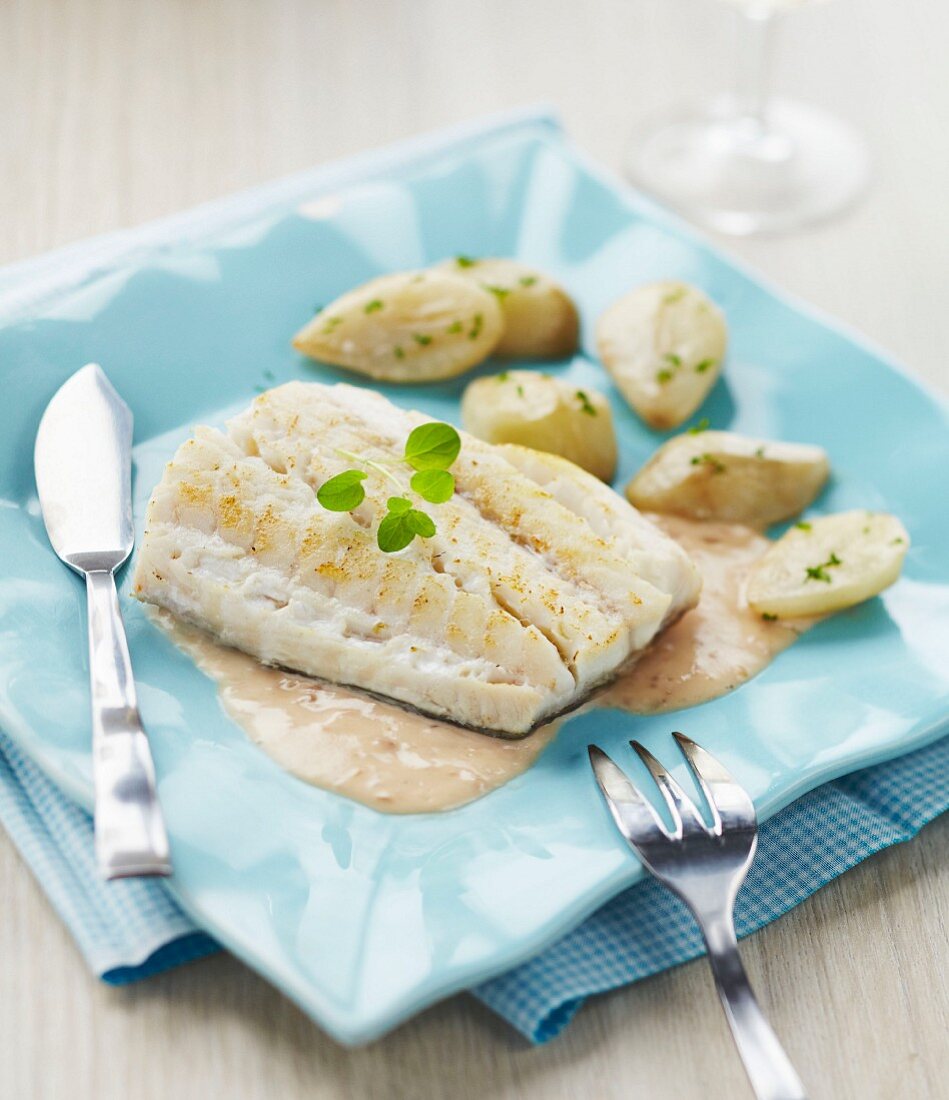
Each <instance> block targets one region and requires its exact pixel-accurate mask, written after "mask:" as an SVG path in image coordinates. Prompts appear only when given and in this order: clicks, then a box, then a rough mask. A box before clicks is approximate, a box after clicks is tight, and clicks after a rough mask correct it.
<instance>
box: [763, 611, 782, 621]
mask: <svg viewBox="0 0 949 1100" xmlns="http://www.w3.org/2000/svg"><path fill="white" fill-rule="evenodd" d="M761 617H762V619H764V621H765V622H766V623H774V622H777V619H778V617H777V615H772V614H771V612H770V611H764V612H762V615H761Z"/></svg>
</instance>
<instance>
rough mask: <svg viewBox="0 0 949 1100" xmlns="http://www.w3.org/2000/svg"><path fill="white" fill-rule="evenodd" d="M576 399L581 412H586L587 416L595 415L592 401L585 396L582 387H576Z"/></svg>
mask: <svg viewBox="0 0 949 1100" xmlns="http://www.w3.org/2000/svg"><path fill="white" fill-rule="evenodd" d="M575 396H576V399H577V400H578V401H580V409H581V411H582V412H586V415H587V416H596V409H595V408H594V407H593V401H591V399H589V397H587V395H586V393H585V392H584V390H583V389H577V392H576V395H575Z"/></svg>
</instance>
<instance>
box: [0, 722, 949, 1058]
mask: <svg viewBox="0 0 949 1100" xmlns="http://www.w3.org/2000/svg"><path fill="white" fill-rule="evenodd" d="M946 809H949V737H947V738H944V739H943V740H941V741H939V742H937V743H936V744H934V745H932V746H930V747H928V748H926V749H921V750H920V751H918V752H914V753H911V754H909V755H907V756H903V757H901V758H899V759H898V760H894V761H891V762H889V763H887V764H881V765H878V766H877V767H875V768H868V769H866V770H864V771H859V772H855V773H854V774H852V775H849V776H846V777H845V778H843V779H839V780H837V781H836V782H834V783H828V784H826V785H825V786H823V787H819V788H818V789H817V790H815V791H812V792H811V793H810V794H808V795H805V796H804V797H803V798H801V799H799V800H798V801H797V802H795V803H793V804H792V805H790V806H788V807H787V808H786V809H784V810H783V811H782V812H781V813H779V814H777V815H776V816H775V817H773V818H771V819H770V820H769V821H766V822H765V823H764V825H763V826H762V827H761V835H760V843H759V848H758V855H757V858H756V860H755V863H754V866H753V867H752V869H751V873H750V874H749V876H748V881H747V882H746V884H745V886H744V888H743V889H742V892H741V894H740V896H739V899H738V908H737V914H736V916H737V923H738V931H739V935H742V936H746V935H748V934H749V933H750V932H754V931H755V930H756V929H758V928H761V927H762V926H763V925H765V924H768V923H770V922H771V921H773V920H774V919H775V918H776V917H779V916H781V914H782V913H786V912H787V911H788V910H789V909H791V908H793V907H794V906H795V905H798V904H799V903H800V902H801V901H803V900H804V898H806V897H808V896H809V895H810V894H813V893H814V891H815V890H818V889H820V887H821V886H823V885H824V884H825V883H827V882H829V881H830V880H831V879H833V878H836V877H837V876H838V875H840V874H842V873H843V872H844V871H846V870H848V869H849V868H850V867H853V866H854V865H855V864H857V863H859V862H860V861H861V860H864V859H866V858H867V856H870V855H872V854H873V853H874V852H878V851H879V850H880V849H881V848H886V847H889V846H890V845H891V844H898V843H899V842H900V841H904V840H909V839H910V837H912V836H915V834H916V833H917V832H918V831H919V830H920V829H921V828H922V826H923V825H925V824H926V823H927V822H929V821H932V820H933V818H935V817H937V816H938V815H939V814H940V813H942V812H943V811H945V810H946ZM0 822H2V824H3V825H4V827H5V828H6V830H7V832H8V833H9V834H10V836H11V838H12V839H13V842H14V844H15V845H16V846H17V848H18V849H19V850H20V853H21V854H22V856H23V858H24V860H25V861H26V863H27V864H28V865H29V866H30V868H31V870H32V871H33V873H34V875H35V876H36V878H37V880H38V881H39V883H40V885H41V886H42V888H43V889H44V890H45V891H46V894H47V895H48V897H49V899H50V901H51V903H52V904H53V907H54V908H55V909H56V911H57V912H58V913H59V915H60V917H61V918H62V919H63V921H64V922H65V924H66V925H67V927H68V928H69V930H70V932H71V933H72V934H73V936H74V937H75V939H76V943H77V944H78V946H79V949H80V951H81V952H82V954H83V956H84V957H85V959H86V961H87V962H88V964H89V967H90V969H91V970H93V971H94V972H95V973H96V974H97V975H98V976H99V977H100V978H102V979H103V980H104V981H106V982H109V983H111V984H116V985H118V984H124V983H127V982H132V981H137V980H138V979H140V978H145V977H148V976H149V975H151V974H155V973H158V972H159V971H161V970H166V969H168V968H169V967H172V966H176V965H177V964H179V963H182V962H187V961H189V960H190V959H195V958H199V957H200V956H202V955H207V954H209V953H210V952H212V951H216V950H217V949H218V948H217V945H216V944H215V942H214V941H213V940H212V939H211V938H210V937H209V936H207V935H205V934H204V933H203V932H201V931H200V930H198V929H197V928H196V927H195V926H194V924H192V922H191V921H190V920H189V919H188V918H187V917H186V916H185V915H184V914H183V913H182V912H181V911H180V910H179V909H178V908H177V906H176V905H175V904H174V902H173V901H172V900H171V898H170V897H169V895H168V894H167V892H166V890H165V888H164V887H163V886H162V884H161V883H159V882H155V881H144V880H143V881H134V880H124V881H118V882H110V883H105V882H102V881H100V880H99V878H98V876H97V875H96V873H95V865H94V861H93V852H92V823H91V821H90V819H89V817H88V816H87V815H86V814H85V813H83V811H81V810H79V809H78V808H77V807H76V806H74V805H73V804H72V803H70V802H69V801H68V800H67V799H66V798H65V797H64V796H63V795H62V794H61V793H60V792H59V791H58V790H57V788H56V787H54V786H53V784H52V783H50V781H49V780H48V779H46V777H45V776H44V775H42V773H41V772H40V771H39V770H38V769H37V768H36V767H34V766H33V765H32V764H31V763H30V762H29V761H28V760H27V759H26V758H25V757H24V756H23V754H22V753H21V752H20V751H19V749H17V748H16V746H15V745H14V744H13V743H12V742H11V741H10V740H9V739H8V738H7V737H6V736H5V735H4V734H2V733H0ZM631 858H632V857H631ZM701 953H702V942H701V938H700V936H699V933H698V929H697V928H696V926H695V923H694V921H693V920H692V919H691V917H690V916H689V914H688V912H687V911H686V909H685V907H684V906H683V905H682V903H681V902H679V901H678V900H677V899H676V898H674V897H673V896H672V894H670V893H669V891H668V890H665V889H664V888H663V887H661V886H660V885H659V884H658V883H656V882H653V881H651V880H650V881H647V882H643V883H640V884H638V885H637V886H634V887H632V888H631V889H629V890H627V891H626V892H625V893H624V894H621V895H620V896H619V897H617V898H615V899H614V900H613V901H611V902H609V903H608V904H607V905H605V906H603V908H602V909H600V910H599V911H598V912H596V913H594V915H593V916H592V917H590V918H588V919H587V920H586V921H585V922H584V923H583V924H582V925H580V927H579V928H577V929H575V930H574V931H573V932H571V933H570V934H569V935H567V936H565V937H564V938H563V939H562V940H560V941H559V942H557V943H556V944H554V945H553V946H552V947H549V948H547V950H546V951H543V952H542V953H541V954H540V955H537V956H536V957H535V958H533V959H531V960H530V961H529V962H527V963H525V964H524V965H523V966H519V967H517V968H516V969H515V970H511V971H509V972H508V973H507V974H504V975H502V976H501V977H500V978H495V979H494V980H493V981H491V982H488V983H486V984H485V985H482V986H479V987H478V988H477V989H474V990H473V991H472V992H473V993H474V995H475V996H476V997H478V998H480V999H481V1000H482V1001H483V1002H484V1003H485V1004H487V1005H488V1006H489V1007H490V1008H492V1009H493V1010H494V1011H495V1012H497V1013H498V1015H500V1016H502V1017H503V1018H504V1019H505V1020H507V1021H508V1023H510V1024H511V1025H512V1026H513V1027H515V1028H517V1029H518V1031H520V1032H522V1033H523V1034H524V1035H525V1036H527V1038H528V1039H530V1040H531V1041H532V1042H534V1043H544V1042H546V1041H547V1040H549V1039H552V1038H553V1037H554V1036H555V1035H557V1034H559V1033H560V1031H562V1030H563V1028H564V1027H566V1025H567V1024H568V1023H569V1022H570V1020H571V1019H572V1018H573V1016H574V1014H575V1013H576V1011H577V1010H578V1009H579V1007H580V1006H581V1005H582V1004H583V1002H584V1000H585V999H586V998H587V997H589V996H591V995H593V994H595V993H602V992H605V991H606V990H608V989H615V988H617V987H618V986H622V985H628V984H630V983H631V982H635V981H639V979H640V978H645V977H648V976H649V975H650V974H655V973H657V972H658V971H660V970H665V969H667V968H668V967H670V966H676V965H677V964H678V963H682V962H685V961H687V960H688V959H692V958H695V957H696V956H697V955H700V954H701Z"/></svg>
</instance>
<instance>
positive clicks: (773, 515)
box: [626, 431, 830, 526]
mask: <svg viewBox="0 0 949 1100" xmlns="http://www.w3.org/2000/svg"><path fill="white" fill-rule="evenodd" d="M829 473H830V465H829V464H828V461H827V455H826V453H825V452H824V451H823V450H822V449H821V448H820V447H812V446H809V445H806V444H803V443H773V442H769V441H767V440H763V439H749V438H748V437H747V436H743V435H736V434H735V433H734V432H708V431H701V432H689V433H687V434H686V435H677V436H676V437H675V438H674V439H670V440H669V441H668V443H663V445H662V446H661V447H660V448H659V450H658V451H656V453H655V454H654V455H653V456H652V458H650V460H649V461H648V462H647V463H646V465H645V466H643V468H642V469H641V470H640V471H639V473H638V474H636V476H635V477H634V478H633V480H632V481H631V482H630V483H629V485H627V487H626V495H627V497H629V500H630V502H631V503H632V504H634V505H635V506H636V507H637V508H640V509H643V510H644V511H650V512H672V513H674V514H675V515H679V516H691V517H692V518H693V519H712V520H723V521H725V522H728V523H749V524H752V525H753V526H767V525H768V524H769V523H777V522H778V520H782V519H788V518H789V517H790V516H795V515H797V513H798V512H800V511H801V510H802V509H804V508H806V507H807V505H808V504H810V503H811V501H812V500H813V499H814V498H815V497H816V496H817V494H818V493H819V492H820V490H821V488H822V487H823V484H824V482H825V481H826V480H827V476H828V474H829Z"/></svg>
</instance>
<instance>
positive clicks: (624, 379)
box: [596, 282, 728, 428]
mask: <svg viewBox="0 0 949 1100" xmlns="http://www.w3.org/2000/svg"><path fill="white" fill-rule="evenodd" d="M727 342H728V332H727V328H726V325H725V317H724V315H723V314H722V311H721V310H720V309H719V308H718V306H716V305H715V303H714V302H712V300H711V299H710V298H708V297H707V296H706V295H705V294H703V293H702V291H701V290H699V289H698V288H697V287H694V286H690V285H689V284H688V283H679V282H662V283H650V284H649V285H647V286H641V287H637V288H636V289H635V290H631V291H630V292H629V293H628V294H626V295H624V296H623V297H622V298H620V300H619V301H618V302H616V303H614V305H612V306H610V308H609V309H608V310H606V312H605V313H603V314H602V316H601V317H600V320H599V321H598V323H597V326H596V343H597V349H598V351H599V354H600V358H601V359H602V360H603V363H604V365H605V366H606V369H607V370H608V371H609V372H610V374H612V376H613V379H614V381H615V382H616V385H617V386H618V387H619V389H620V391H621V392H622V394H623V396H624V397H625V398H626V400H627V401H628V402H629V404H630V405H631V406H632V407H633V408H634V409H635V410H636V412H637V413H639V415H640V416H641V417H642V418H643V420H645V421H646V423H647V424H649V425H651V426H652V427H653V428H675V427H677V426H678V425H679V424H681V423H682V422H683V420H686V419H687V418H688V417H690V416H691V415H692V414H693V413H694V412H695V410H696V409H697V408H698V407H699V405H701V404H702V402H703V401H704V400H705V397H706V395H707V394H708V391H709V390H710V389H711V388H712V386H713V385H714V384H715V379H716V378H718V375H719V373H720V371H721V368H722V360H723V359H724V357H725V348H726V345H727Z"/></svg>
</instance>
